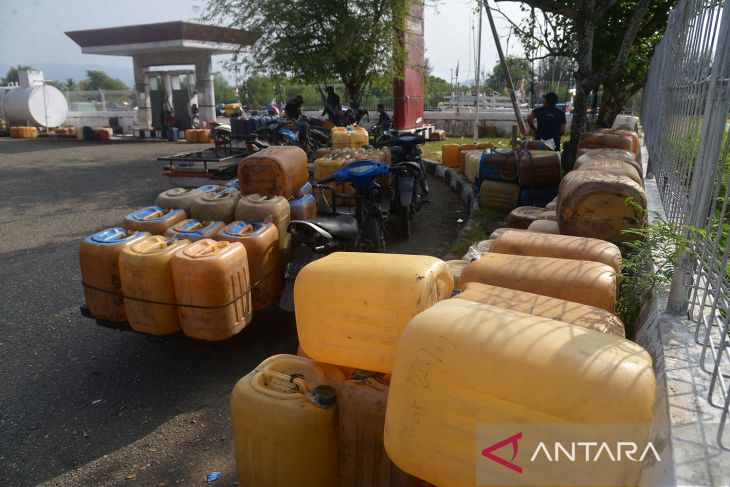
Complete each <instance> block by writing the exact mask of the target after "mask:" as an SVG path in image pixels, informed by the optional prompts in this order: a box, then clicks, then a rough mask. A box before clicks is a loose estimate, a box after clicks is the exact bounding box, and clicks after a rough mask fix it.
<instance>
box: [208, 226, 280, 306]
mask: <svg viewBox="0 0 730 487" xmlns="http://www.w3.org/2000/svg"><path fill="white" fill-rule="evenodd" d="M215 239H216V240H225V241H228V242H241V243H242V244H243V246H244V247H246V255H247V258H248V270H249V272H250V273H251V285H252V286H254V285H255V287H254V288H253V291H252V292H251V302H252V303H253V309H254V311H256V310H259V309H264V308H268V307H269V306H271V305H273V304H275V303H276V302H277V301H278V299H279V295H280V294H281V285H282V269H281V258H280V254H279V231H278V230H277V229H276V226H275V225H274V224H273V223H267V222H233V223H231V224H230V225H228V226H227V227H226V228H224V229H223V230H221V231H220V232H219V233H218V234H217V235H216V236H215Z"/></svg>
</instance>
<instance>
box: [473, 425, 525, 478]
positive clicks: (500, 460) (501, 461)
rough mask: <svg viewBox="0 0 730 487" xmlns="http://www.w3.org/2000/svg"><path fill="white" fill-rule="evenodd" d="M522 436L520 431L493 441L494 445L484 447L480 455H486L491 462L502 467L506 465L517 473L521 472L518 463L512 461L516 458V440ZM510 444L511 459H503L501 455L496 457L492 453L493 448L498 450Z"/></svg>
mask: <svg viewBox="0 0 730 487" xmlns="http://www.w3.org/2000/svg"><path fill="white" fill-rule="evenodd" d="M521 438H522V432H519V433H517V434H516V435H513V436H510V437H509V438H505V439H504V440H502V441H499V442H497V443H495V444H494V445H490V446H488V447H486V448H485V449H484V450H482V455H484V456H485V457H487V458H488V459H490V460H491V461H493V462H497V463H499V464H500V465H502V466H503V467H507V468H509V469H510V470H514V471H515V472H517V473H522V467H520V466H519V465H515V464H514V463H512V462H513V461H514V459H515V458H517V450H518V448H519V445H518V444H517V442H518V441H519V440H520V439H521ZM509 444H511V445H512V459H511V460H509V461H508V460H505V459H504V458H502V457H498V456H497V455H495V454H493V453H492V452H493V451H495V450H499V449H500V448H502V447H503V446H507V445H509Z"/></svg>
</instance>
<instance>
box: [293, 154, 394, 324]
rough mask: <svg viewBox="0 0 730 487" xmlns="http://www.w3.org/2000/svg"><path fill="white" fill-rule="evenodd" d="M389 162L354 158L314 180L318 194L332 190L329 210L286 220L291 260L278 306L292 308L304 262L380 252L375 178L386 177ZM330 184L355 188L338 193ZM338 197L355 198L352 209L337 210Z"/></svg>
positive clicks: (379, 194) (380, 221)
mask: <svg viewBox="0 0 730 487" xmlns="http://www.w3.org/2000/svg"><path fill="white" fill-rule="evenodd" d="M390 170H391V169H390V165H389V164H383V163H380V162H375V161H368V160H363V161H356V162H353V163H351V164H348V165H347V166H344V167H342V168H340V169H338V170H336V171H335V172H334V173H333V175H332V177H330V178H327V179H323V180H321V181H319V182H318V184H317V185H316V187H317V188H318V189H319V190H320V192H319V193H320V198H322V199H323V200H324V202H326V200H325V199H324V194H325V191H328V192H330V193H331V194H332V202H333V205H332V207H331V210H332V211H331V213H329V214H325V215H321V216H318V217H316V218H310V219H307V220H293V221H292V222H291V223H290V224H289V233H290V234H291V236H292V244H291V245H292V253H291V261H290V262H289V264H288V265H287V270H286V276H285V279H286V280H285V282H284V289H283V291H282V295H281V299H280V301H279V307H280V308H281V309H283V310H286V311H293V310H294V280H295V279H296V276H297V274H298V273H299V271H300V270H301V269H302V268H303V267H304V266H305V265H307V264H308V263H310V262H311V261H313V260H316V259H318V258H320V257H323V256H325V255H327V254H331V253H332V252H338V251H350V252H358V251H364V252H383V251H384V250H385V236H384V230H383V208H382V206H381V203H382V202H383V200H386V202H387V198H384V197H383V196H384V195H385V194H386V193H385V192H384V191H383V189H382V188H381V187H380V185H379V184H378V183H377V182H376V180H377V179H379V178H383V177H387V176H388V174H389V172H390ZM331 183H334V185H337V184H342V183H347V184H350V185H351V186H353V187H354V188H355V194H354V195H353V194H350V193H338V192H337V191H336V186H334V185H330V184H331ZM338 198H350V199H354V200H355V213H354V214H351V213H339V212H337V206H336V202H337V199H338Z"/></svg>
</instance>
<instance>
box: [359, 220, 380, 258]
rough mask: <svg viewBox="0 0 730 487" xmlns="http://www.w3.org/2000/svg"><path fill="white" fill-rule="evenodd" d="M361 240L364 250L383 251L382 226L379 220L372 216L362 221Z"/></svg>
mask: <svg viewBox="0 0 730 487" xmlns="http://www.w3.org/2000/svg"><path fill="white" fill-rule="evenodd" d="M362 233H363V240H364V243H365V247H366V248H365V250H366V251H370V252H384V251H385V236H384V235H383V227H382V226H381V225H380V222H379V221H378V220H377V219H376V218H373V217H370V218H368V219H367V220H365V222H364V223H363V229H362Z"/></svg>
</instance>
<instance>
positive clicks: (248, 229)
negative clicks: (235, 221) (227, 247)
mask: <svg viewBox="0 0 730 487" xmlns="http://www.w3.org/2000/svg"><path fill="white" fill-rule="evenodd" d="M252 231H253V225H251V224H250V223H247V224H246V225H245V226H243V227H242V228H241V229H240V230H238V231H237V232H235V233H234V234H233V235H238V236H241V235H243V234H244V233H251V232H252Z"/></svg>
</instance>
